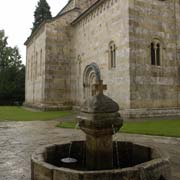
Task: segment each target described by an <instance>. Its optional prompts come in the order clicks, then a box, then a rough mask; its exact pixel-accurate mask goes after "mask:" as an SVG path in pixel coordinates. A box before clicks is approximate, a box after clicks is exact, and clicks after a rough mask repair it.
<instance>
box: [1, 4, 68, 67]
mask: <svg viewBox="0 0 180 180" xmlns="http://www.w3.org/2000/svg"><path fill="white" fill-rule="evenodd" d="M38 1H39V0H16V1H15V0H0V29H4V30H5V34H6V36H8V44H9V46H13V47H14V46H16V45H17V46H18V48H19V50H20V54H21V56H22V61H23V63H24V64H25V57H26V52H25V50H26V48H25V46H24V42H25V41H26V39H27V37H28V36H29V35H30V33H31V30H30V28H32V23H33V21H34V16H33V14H34V10H35V7H36V5H37V2H38ZM47 2H48V4H49V6H50V7H51V12H52V15H53V16H55V15H56V14H57V13H58V12H59V11H60V10H61V9H62V8H63V7H64V5H65V4H66V3H67V2H68V0H47Z"/></svg>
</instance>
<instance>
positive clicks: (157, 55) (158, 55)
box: [156, 43, 160, 66]
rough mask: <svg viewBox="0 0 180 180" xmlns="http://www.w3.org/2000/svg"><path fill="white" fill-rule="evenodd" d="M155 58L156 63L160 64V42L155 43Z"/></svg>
mask: <svg viewBox="0 0 180 180" xmlns="http://www.w3.org/2000/svg"><path fill="white" fill-rule="evenodd" d="M156 59H157V65H158V66H160V44H159V43H158V44H157V49H156Z"/></svg>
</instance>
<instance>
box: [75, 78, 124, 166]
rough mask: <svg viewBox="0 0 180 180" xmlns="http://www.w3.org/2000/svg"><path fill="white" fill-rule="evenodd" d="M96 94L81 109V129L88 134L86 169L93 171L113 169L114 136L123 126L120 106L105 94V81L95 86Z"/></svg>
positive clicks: (79, 117)
mask: <svg viewBox="0 0 180 180" xmlns="http://www.w3.org/2000/svg"><path fill="white" fill-rule="evenodd" d="M94 88H95V90H94V91H95V92H96V94H95V95H94V96H92V97H90V98H89V99H87V100H86V101H85V102H84V103H83V105H82V108H81V112H80V115H79V116H78V119H79V127H80V128H81V129H82V130H83V131H84V132H85V133H86V167H87V168H88V169H91V170H101V169H112V168H113V142H112V135H113V134H114V130H113V129H112V125H113V126H114V129H115V130H116V132H117V131H118V130H119V128H120V127H121V126H122V124H123V119H122V118H121V116H120V114H119V113H118V111H119V106H118V104H117V103H116V102H114V101H113V100H112V99H110V98H109V97H107V96H105V95H104V94H103V90H105V89H106V85H103V81H100V82H99V83H98V84H95V85H94Z"/></svg>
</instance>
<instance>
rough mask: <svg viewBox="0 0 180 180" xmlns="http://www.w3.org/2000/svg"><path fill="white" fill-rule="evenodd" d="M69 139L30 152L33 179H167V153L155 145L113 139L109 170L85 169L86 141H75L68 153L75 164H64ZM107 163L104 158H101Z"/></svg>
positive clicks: (168, 167)
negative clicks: (118, 165)
mask: <svg viewBox="0 0 180 180" xmlns="http://www.w3.org/2000/svg"><path fill="white" fill-rule="evenodd" d="M69 146H70V142H66V143H60V144H53V145H48V146H45V147H42V148H40V149H38V150H37V151H36V152H34V153H33V155H32V159H31V170H32V171H31V172H32V176H31V177H32V178H31V179H32V180H169V179H170V175H171V173H170V165H169V161H168V158H167V156H166V155H165V154H164V153H162V152H160V151H159V150H158V149H156V148H154V147H149V146H144V145H140V144H135V143H131V142H122V141H118V152H119V153H118V154H119V155H118V157H119V163H120V167H117V150H116V148H115V146H116V145H115V143H114V153H113V156H114V157H113V158H114V160H113V161H114V163H113V164H114V168H113V169H112V170H93V171H92V170H91V171H88V169H86V167H85V165H84V163H85V141H74V142H73V144H72V150H71V157H73V158H75V159H77V160H78V162H77V163H76V164H73V163H72V164H69V165H67V164H63V163H62V162H61V159H63V158H66V157H68V152H69ZM104 163H106V162H104Z"/></svg>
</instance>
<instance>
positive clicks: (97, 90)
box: [93, 80, 107, 94]
mask: <svg viewBox="0 0 180 180" xmlns="http://www.w3.org/2000/svg"><path fill="white" fill-rule="evenodd" d="M93 87H94V88H93V89H94V91H95V93H98V94H103V91H104V90H107V85H104V84H103V80H100V81H99V82H98V83H97V84H94V85H93Z"/></svg>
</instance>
